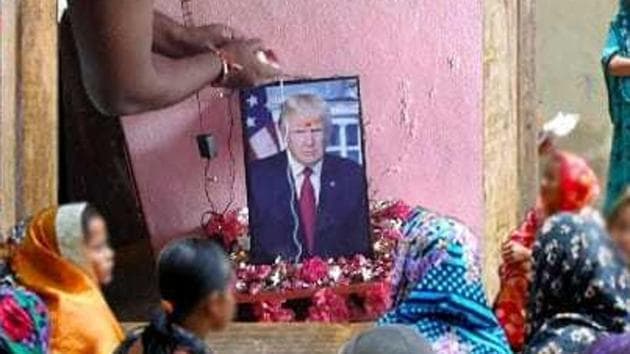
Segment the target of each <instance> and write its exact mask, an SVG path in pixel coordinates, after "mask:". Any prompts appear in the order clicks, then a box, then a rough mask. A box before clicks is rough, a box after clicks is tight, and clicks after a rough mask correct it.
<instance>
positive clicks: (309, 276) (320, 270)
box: [299, 257, 328, 283]
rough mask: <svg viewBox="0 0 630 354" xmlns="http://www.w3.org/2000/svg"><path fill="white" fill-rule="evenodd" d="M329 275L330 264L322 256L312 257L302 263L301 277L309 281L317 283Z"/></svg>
mask: <svg viewBox="0 0 630 354" xmlns="http://www.w3.org/2000/svg"><path fill="white" fill-rule="evenodd" d="M327 275H328V264H326V262H324V261H323V260H322V259H321V258H319V257H315V258H311V259H309V260H307V261H305V262H304V264H302V268H300V274H299V278H300V279H301V280H303V281H305V282H307V283H317V282H318V281H320V280H322V279H324V278H325V277H326V276H327Z"/></svg>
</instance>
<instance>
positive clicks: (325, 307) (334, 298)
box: [308, 288, 350, 323]
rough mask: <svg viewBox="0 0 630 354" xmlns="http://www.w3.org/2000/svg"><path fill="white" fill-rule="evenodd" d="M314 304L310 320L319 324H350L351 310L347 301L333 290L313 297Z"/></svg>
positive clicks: (309, 310) (309, 311)
mask: <svg viewBox="0 0 630 354" xmlns="http://www.w3.org/2000/svg"><path fill="white" fill-rule="evenodd" d="M312 301H313V304H312V305H311V307H310V308H309V309H308V320H309V321H317V322H328V323H331V322H333V323H338V322H348V319H349V318H350V310H349V309H348V305H347V304H346V299H345V298H343V297H342V296H340V295H339V294H337V293H335V292H334V291H333V290H331V289H328V288H326V289H322V290H319V291H318V292H316V293H315V295H314V296H313V299H312Z"/></svg>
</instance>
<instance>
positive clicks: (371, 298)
mask: <svg viewBox="0 0 630 354" xmlns="http://www.w3.org/2000/svg"><path fill="white" fill-rule="evenodd" d="M390 306H391V295H390V286H389V285H388V284H387V283H385V282H381V283H379V284H378V285H375V286H373V287H371V288H370V289H369V290H368V291H367V292H366V294H365V304H364V307H365V313H366V314H367V315H368V316H369V317H370V318H377V317H378V316H380V315H382V314H384V313H385V311H387V310H389V307H390Z"/></svg>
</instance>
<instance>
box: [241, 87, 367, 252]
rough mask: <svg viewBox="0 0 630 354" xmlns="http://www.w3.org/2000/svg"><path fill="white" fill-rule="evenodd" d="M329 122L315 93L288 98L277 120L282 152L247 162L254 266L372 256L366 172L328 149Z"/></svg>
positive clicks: (324, 106)
mask: <svg viewBox="0 0 630 354" xmlns="http://www.w3.org/2000/svg"><path fill="white" fill-rule="evenodd" d="M330 117H331V114H330V110H329V108H328V105H327V103H326V101H324V100H323V99H322V98H320V97H318V96H317V95H314V94H296V95H292V96H290V97H288V98H287V99H286V100H285V101H284V102H283V103H282V104H281V107H280V115H279V121H278V135H279V137H280V140H282V146H284V147H285V148H284V149H283V150H281V151H280V152H278V153H275V154H273V155H271V156H269V157H266V158H263V159H259V160H253V161H251V162H250V163H249V165H248V168H247V187H248V188H247V189H248V205H249V214H250V233H251V237H252V239H251V257H252V261H253V262H254V263H271V262H273V261H274V260H275V259H276V258H277V257H278V256H280V257H282V258H283V259H288V260H303V259H306V258H309V257H314V256H319V257H322V258H324V259H326V258H329V257H341V256H353V255H356V254H368V253H369V252H370V242H369V229H368V204H367V197H366V191H367V186H366V178H365V171H364V168H363V167H362V166H361V165H360V164H358V163H357V162H355V161H353V160H352V159H347V158H343V157H340V156H337V155H335V154H331V153H327V152H326V146H327V144H328V141H329V139H330V136H331V131H332V123H331V118H330Z"/></svg>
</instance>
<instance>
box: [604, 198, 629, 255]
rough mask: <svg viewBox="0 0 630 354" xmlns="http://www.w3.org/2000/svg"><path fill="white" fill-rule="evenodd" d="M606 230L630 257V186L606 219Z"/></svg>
mask: <svg viewBox="0 0 630 354" xmlns="http://www.w3.org/2000/svg"><path fill="white" fill-rule="evenodd" d="M607 224H608V231H609V232H610V235H611V236H612V238H613V239H614V240H615V242H617V244H618V245H619V247H621V249H622V250H623V252H624V253H625V254H626V256H627V257H629V258H630V188H629V189H628V190H627V191H626V193H625V194H624V195H623V196H622V197H621V198H620V199H619V201H618V202H617V204H615V207H614V208H613V209H612V211H611V212H610V214H609V215H608V219H607Z"/></svg>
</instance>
